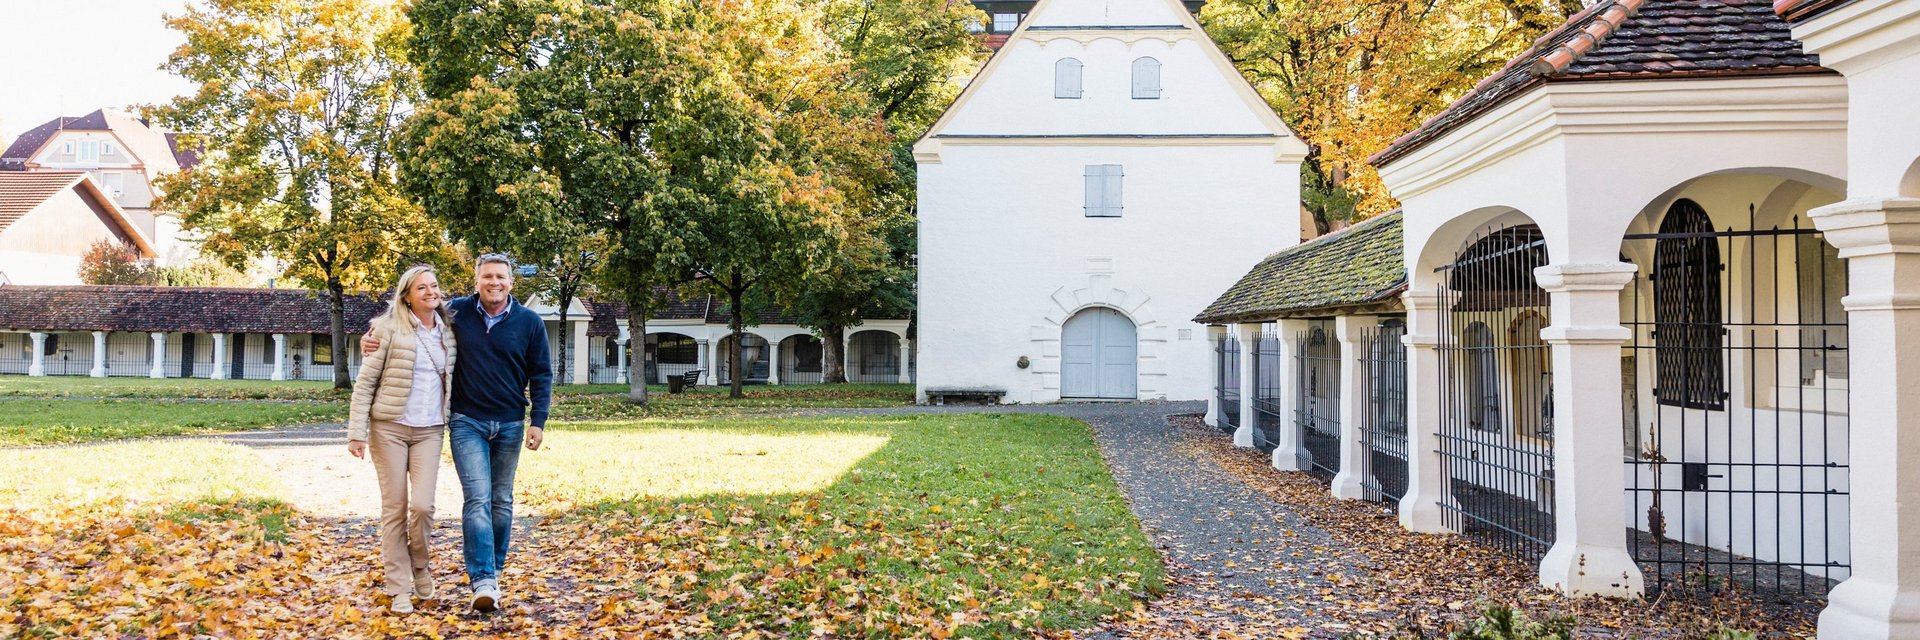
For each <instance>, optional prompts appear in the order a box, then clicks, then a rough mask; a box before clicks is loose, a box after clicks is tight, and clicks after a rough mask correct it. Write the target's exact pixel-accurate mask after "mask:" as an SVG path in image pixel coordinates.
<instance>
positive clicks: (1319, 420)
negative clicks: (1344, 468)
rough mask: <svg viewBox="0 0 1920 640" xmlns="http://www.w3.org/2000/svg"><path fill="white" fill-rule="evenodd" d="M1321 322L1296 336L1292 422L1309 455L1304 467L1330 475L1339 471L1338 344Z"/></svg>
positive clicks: (1316, 322) (1323, 322)
mask: <svg viewBox="0 0 1920 640" xmlns="http://www.w3.org/2000/svg"><path fill="white" fill-rule="evenodd" d="M1325 325H1326V322H1325V321H1318V320H1316V321H1314V323H1313V326H1312V327H1311V328H1309V329H1307V330H1306V331H1302V332H1300V334H1299V335H1298V336H1297V339H1298V340H1299V342H1298V343H1297V344H1299V345H1300V346H1299V353H1298V354H1296V355H1295V356H1294V361H1295V363H1296V365H1297V366H1298V369H1297V371H1298V372H1299V375H1297V376H1295V378H1294V380H1295V384H1294V390H1295V395H1294V397H1295V398H1297V399H1298V400H1299V404H1297V405H1295V407H1296V408H1295V409H1294V416H1295V419H1294V424H1295V425H1296V427H1297V428H1298V429H1299V433H1300V437H1301V441H1302V442H1301V444H1302V445H1304V446H1305V447H1306V450H1307V455H1308V457H1309V458H1311V463H1310V464H1309V466H1308V470H1309V471H1311V472H1314V473H1316V474H1319V475H1324V476H1327V477H1329V478H1331V477H1332V476H1333V475H1334V474H1337V473H1340V420H1341V415H1340V343H1339V341H1337V340H1335V339H1333V337H1332V336H1329V335H1327V333H1328V331H1327V328H1326V326H1325Z"/></svg>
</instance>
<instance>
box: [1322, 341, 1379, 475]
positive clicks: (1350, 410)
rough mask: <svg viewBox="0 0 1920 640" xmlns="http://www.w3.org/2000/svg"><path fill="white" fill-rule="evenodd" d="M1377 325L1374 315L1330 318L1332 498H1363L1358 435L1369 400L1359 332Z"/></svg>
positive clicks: (1363, 458)
mask: <svg viewBox="0 0 1920 640" xmlns="http://www.w3.org/2000/svg"><path fill="white" fill-rule="evenodd" d="M1379 324H1380V319H1379V318H1376V317H1374V316H1340V317H1338V318H1334V320H1333V333H1334V336H1335V337H1336V338H1338V339H1339V341H1340V472H1339V473H1336V474H1334V476H1333V497H1335V498H1340V499H1342V500H1359V499H1361V498H1364V497H1366V495H1367V489H1366V486H1365V483H1366V478H1365V477H1364V474H1365V473H1366V472H1367V456H1369V455H1372V453H1371V452H1370V451H1368V448H1367V443H1366V442H1365V440H1364V439H1363V436H1362V435H1361V431H1363V430H1364V429H1365V428H1366V426H1367V425H1366V420H1367V403H1368V402H1370V401H1372V400H1373V390H1372V389H1371V388H1369V387H1368V378H1369V376H1368V371H1367V370H1366V364H1365V358H1366V355H1367V350H1366V345H1364V344H1361V342H1360V332H1361V331H1363V330H1366V329H1367V328H1370V327H1374V326H1377V325H1379Z"/></svg>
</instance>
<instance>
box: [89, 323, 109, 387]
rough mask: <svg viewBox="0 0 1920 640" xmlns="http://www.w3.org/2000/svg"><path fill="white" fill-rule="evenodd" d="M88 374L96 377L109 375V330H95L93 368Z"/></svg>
mask: <svg viewBox="0 0 1920 640" xmlns="http://www.w3.org/2000/svg"><path fill="white" fill-rule="evenodd" d="M87 375H88V376H90V377H94V378H105V377H107V332H105V331H95V332H93V370H92V371H88V372H87Z"/></svg>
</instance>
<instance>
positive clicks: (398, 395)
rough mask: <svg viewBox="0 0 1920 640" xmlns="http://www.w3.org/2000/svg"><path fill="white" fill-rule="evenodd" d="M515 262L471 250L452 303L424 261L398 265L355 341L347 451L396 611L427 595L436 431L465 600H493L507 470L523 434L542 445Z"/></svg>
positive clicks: (536, 367)
mask: <svg viewBox="0 0 1920 640" xmlns="http://www.w3.org/2000/svg"><path fill="white" fill-rule="evenodd" d="M513 266H514V265H513V261H512V260H511V259H510V258H508V257H507V256H505V255H502V254H498V253H489V254H486V255H483V256H480V259H479V262H478V264H476V265H475V266H474V283H475V288H476V290H477V292H476V293H475V294H474V295H472V296H467V297H463V298H454V299H452V300H448V299H447V298H446V297H445V296H444V295H442V294H441V292H440V283H439V278H438V277H437V276H436V274H435V272H434V270H433V268H432V267H428V266H416V267H413V268H410V269H407V271H406V272H405V273H403V274H401V275H400V282H399V284H398V285H396V286H395V287H394V291H393V300H392V302H391V303H390V304H389V306H388V308H387V312H386V313H385V314H384V315H381V316H379V317H376V318H374V319H373V322H372V324H371V326H370V327H369V328H368V329H367V333H366V337H364V338H362V339H361V342H360V346H361V351H362V354H363V355H364V356H365V359H364V360H363V361H362V362H361V365H360V376H359V379H358V380H357V381H356V382H355V383H354V387H353V401H352V409H351V411H350V412H349V414H348V415H349V418H348V421H347V439H348V442H347V451H348V452H349V453H351V454H353V456H354V457H357V458H365V457H368V456H369V455H371V456H372V459H373V465H374V470H375V473H376V475H378V476H379V479H380V561H381V564H382V565H383V566H384V569H385V580H384V584H383V585H382V589H383V591H384V592H385V593H386V594H387V595H390V596H392V597H393V600H392V604H391V605H390V608H391V609H392V611H393V612H394V613H411V612H413V599H414V598H415V597H418V598H422V599H431V598H433V595H434V584H433V576H432V573H431V572H430V571H428V567H427V547H428V545H427V535H428V531H429V528H430V525H431V521H432V519H433V494H434V484H435V480H436V479H437V476H438V473H439V467H440V441H441V438H442V437H443V435H444V436H445V437H446V438H447V439H448V440H450V442H451V443H452V449H453V466H454V470H455V471H456V472H457V473H458V475H459V477H460V490H461V492H462V493H463V494H464V495H465V500H464V502H463V504H462V507H461V530H462V535H461V539H462V540H461V541H462V555H463V556H464V557H465V560H466V565H467V581H468V583H469V584H470V585H471V587H472V588H473V600H472V605H473V608H474V609H476V610H479V611H483V612H484V611H493V610H494V609H495V608H497V607H498V606H499V603H500V599H501V590H500V570H501V568H502V567H504V566H505V565H506V559H507V547H508V542H509V541H510V540H511V538H512V535H513V475H514V470H515V469H516V468H517V467H518V466H519V462H520V446H521V443H522V442H523V440H524V442H525V444H526V447H527V449H528V450H529V451H533V450H538V449H539V448H540V442H541V440H542V438H543V436H544V435H545V429H544V427H545V425H546V422H547V406H548V403H549V401H550V400H551V397H552V390H553V370H552V362H551V360H549V355H548V350H547V329H546V324H545V323H544V322H542V321H541V319H540V316H539V315H538V314H535V313H534V312H533V311H531V310H528V309H527V308H526V307H524V306H521V305H520V304H519V303H518V302H515V301H514V300H513V296H512V293H513V272H514V268H513ZM529 407H531V411H529ZM523 420H525V421H527V422H528V423H529V424H528V425H527V426H526V427H525V428H524V429H523V428H522V426H521V423H522V421H523Z"/></svg>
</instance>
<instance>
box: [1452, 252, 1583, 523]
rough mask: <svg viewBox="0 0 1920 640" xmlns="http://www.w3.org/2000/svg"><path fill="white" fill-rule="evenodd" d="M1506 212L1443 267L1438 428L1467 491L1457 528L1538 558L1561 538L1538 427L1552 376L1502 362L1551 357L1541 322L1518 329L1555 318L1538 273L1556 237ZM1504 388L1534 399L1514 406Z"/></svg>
mask: <svg viewBox="0 0 1920 640" xmlns="http://www.w3.org/2000/svg"><path fill="white" fill-rule="evenodd" d="M1501 220H1503V221H1505V222H1507V224H1504V225H1499V226H1495V227H1492V228H1489V229H1487V230H1485V231H1482V232H1481V233H1479V234H1477V235H1475V236H1474V237H1472V238H1471V239H1469V240H1468V241H1467V242H1466V243H1464V245H1463V246H1462V247H1461V248H1460V250H1459V251H1458V252H1457V253H1456V254H1455V255H1454V258H1453V260H1452V261H1451V262H1449V263H1447V264H1443V265H1440V266H1439V268H1438V269H1437V271H1438V272H1439V275H1440V276H1441V279H1442V281H1443V283H1444V284H1443V285H1442V286H1441V287H1440V288H1439V292H1438V293H1439V300H1438V301H1437V304H1436V308H1435V310H1434V312H1433V313H1434V314H1435V316H1436V318H1435V320H1436V325H1435V326H1436V328H1437V329H1438V331H1437V333H1438V335H1439V337H1440V340H1439V344H1438V345H1437V348H1436V355H1438V356H1439V359H1440V363H1439V364H1440V388H1439V400H1440V424H1439V425H1438V433H1437V434H1436V435H1437V436H1438V439H1439V441H1440V450H1441V455H1442V457H1443V459H1445V460H1446V465H1445V468H1446V470H1447V475H1448V476H1449V480H1450V484H1451V488H1452V490H1453V491H1452V493H1453V495H1454V497H1455V499H1456V500H1457V501H1458V502H1457V504H1450V503H1446V502H1442V503H1440V507H1441V508H1442V509H1443V513H1445V514H1446V516H1447V518H1448V519H1449V520H1450V521H1451V522H1450V523H1449V524H1450V525H1452V526H1453V527H1454V528H1455V529H1456V530H1458V531H1462V532H1464V533H1467V534H1469V535H1475V536H1480V537H1484V538H1487V539H1488V540H1490V541H1491V542H1493V543H1495V544H1496V545H1498V546H1499V547H1501V548H1502V549H1504V550H1506V551H1507V552H1509V553H1512V554H1514V555H1517V556H1520V557H1524V558H1538V557H1540V556H1541V555H1543V554H1545V553H1546V551H1547V549H1548V548H1549V547H1551V546H1552V545H1553V539H1554V519H1553V514H1552V512H1551V509H1552V497H1553V448H1552V444H1551V443H1550V442H1547V441H1544V440H1541V439H1539V438H1538V437H1537V436H1536V435H1534V434H1537V433H1538V432H1539V430H1540V429H1541V428H1542V427H1543V426H1544V422H1545V417H1546V416H1551V415H1552V405H1551V402H1552V400H1551V398H1552V393H1551V391H1550V390H1549V389H1544V388H1541V389H1535V388H1531V387H1533V386H1535V385H1540V384H1541V383H1542V382H1543V380H1541V379H1540V378H1539V377H1537V376H1533V375H1531V374H1530V373H1529V372H1525V371H1519V370H1518V369H1517V368H1514V367H1509V368H1508V369H1506V370H1505V371H1504V372H1503V370H1502V367H1501V366H1500V364H1501V362H1503V361H1504V362H1507V363H1510V364H1511V363H1521V364H1522V365H1523V366H1524V365H1525V363H1533V362H1541V361H1545V360H1547V359H1549V358H1550V357H1551V352H1550V351H1549V350H1548V347H1547V345H1545V344H1543V343H1542V342H1541V341H1540V339H1539V336H1538V332H1537V331H1535V332H1534V333H1533V336H1532V337H1524V336H1521V335H1520V334H1521V333H1522V331H1515V330H1514V328H1515V327H1516V326H1519V327H1530V326H1544V325H1546V324H1547V323H1548V322H1550V321H1551V318H1552V315H1551V311H1550V310H1549V308H1548V297H1547V293H1546V291H1544V290H1542V289H1541V288H1540V286H1539V284H1538V283H1537V282H1536V281H1535V279H1534V270H1535V269H1537V268H1539V267H1542V266H1545V265H1546V264H1547V263H1548V260H1547V243H1546V237H1545V235H1544V234H1543V233H1542V232H1541V230H1540V228H1539V227H1538V226H1535V225H1533V224H1532V223H1530V222H1523V221H1521V219H1519V218H1516V217H1504V218H1501ZM1516 371H1519V372H1520V373H1521V374H1522V375H1517V376H1516V375H1514V374H1515V373H1516ZM1502 398H1513V399H1514V400H1515V401H1516V403H1522V404H1525V405H1528V406H1518V407H1516V410H1513V411H1508V410H1507V407H1506V406H1505V405H1504V404H1503V402H1502ZM1536 402H1537V403H1539V405H1538V406H1539V408H1538V409H1537V410H1536V409H1535V408H1534V407H1533V406H1531V405H1532V403H1536ZM1528 430H1531V431H1532V432H1533V434H1529V433H1526V432H1525V431H1528Z"/></svg>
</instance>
